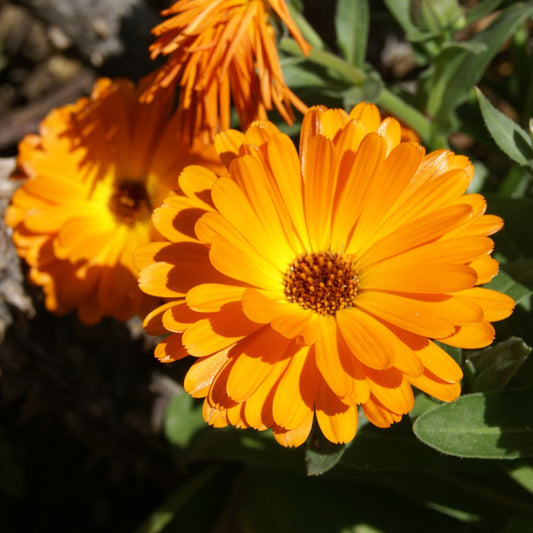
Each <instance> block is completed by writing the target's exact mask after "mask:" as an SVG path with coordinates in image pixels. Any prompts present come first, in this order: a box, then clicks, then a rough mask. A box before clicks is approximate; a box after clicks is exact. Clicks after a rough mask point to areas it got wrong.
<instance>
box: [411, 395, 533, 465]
mask: <svg viewBox="0 0 533 533" xmlns="http://www.w3.org/2000/svg"><path fill="white" fill-rule="evenodd" d="M531 405H533V387H527V388H523V389H510V390H504V391H498V392H487V393H475V394H467V395H465V396H462V397H460V398H458V399H457V400H456V401H455V402H453V403H450V404H445V405H440V406H439V407H436V408H435V409H433V410H431V411H428V412H427V413H425V414H423V415H422V416H420V417H419V418H418V419H417V420H416V422H415V423H414V426H413V430H414V432H415V435H416V436H417V437H418V438H419V439H420V440H421V441H422V442H424V443H425V444H427V445H428V446H431V447H432V448H435V449H436V450H439V451H440V452H443V453H447V454H450V455H456V456H459V457H477V458H482V459H513V458H516V457H533V409H531V408H530V407H531Z"/></svg>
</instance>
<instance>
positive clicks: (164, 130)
mask: <svg viewBox="0 0 533 533" xmlns="http://www.w3.org/2000/svg"><path fill="white" fill-rule="evenodd" d="M138 96H139V89H136V88H135V87H134V86H133V84H132V83H130V82H128V81H126V80H117V81H111V80H109V79H100V80H98V81H97V83H96V85H95V87H94V89H93V92H92V95H91V97H90V98H82V99H80V100H79V101H78V102H77V103H75V104H72V105H67V106H65V107H62V108H59V109H56V110H53V111H52V112H51V113H50V114H49V115H48V116H47V117H46V118H45V119H44V121H43V123H42V124H41V126H40V134H39V135H28V136H26V137H25V138H24V139H23V140H22V141H21V143H20V145H19V156H18V169H19V170H18V172H17V177H21V178H28V179H27V181H25V183H24V184H23V185H22V186H21V187H20V188H19V189H18V190H17V192H16V193H15V194H14V196H13V199H12V203H11V206H10V207H9V208H8V209H7V212H6V217H5V219H6V223H7V224H8V225H10V226H11V227H12V228H13V229H14V235H13V240H14V242H15V245H16V247H17V250H18V253H19V254H20V255H21V256H22V257H23V258H24V259H25V260H26V261H27V263H28V264H29V266H30V278H31V280H32V281H33V282H35V283H36V284H38V285H41V286H42V287H43V288H44V291H45V293H46V306H47V308H48V309H49V310H51V311H54V312H56V313H59V314H63V313H67V312H69V311H71V310H73V309H75V308H77V309H78V314H79V317H80V319H81V320H82V321H83V322H85V323H88V324H91V323H95V322H97V321H98V320H100V318H101V317H102V316H103V315H109V316H112V317H115V318H117V319H119V320H125V319H127V318H129V317H131V316H133V315H135V314H136V313H138V314H143V315H144V314H145V313H146V312H148V311H149V310H150V309H153V307H154V306H155V305H157V304H158V303H159V302H158V300H156V299H154V298H151V297H148V296H147V295H145V294H143V293H142V292H141V291H140V290H139V287H138V285H137V281H136V271H135V270H134V269H133V266H132V257H131V256H132V251H133V250H134V249H135V248H136V247H137V246H138V245H140V244H145V243H147V242H150V241H151V240H152V239H153V238H161V236H160V235H159V234H157V233H156V232H155V230H154V229H153V227H152V224H151V220H150V215H151V212H152V208H153V207H155V206H158V205H160V204H161V202H162V200H163V198H164V197H165V196H166V194H167V193H168V191H169V190H170V189H171V188H172V187H173V186H174V185H175V182H176V176H177V175H178V174H179V172H180V170H181V169H182V168H183V167H184V166H185V165H187V164H191V163H195V162H197V163H202V164H204V165H208V166H212V167H213V168H220V167H218V166H217V165H218V164H217V158H216V153H215V151H214V148H207V147H206V148H204V147H193V148H191V147H190V146H189V145H188V144H184V143H181V144H180V143H179V139H178V137H177V127H176V122H177V120H176V117H174V118H172V119H171V118H170V106H171V104H172V102H170V101H167V102H166V103H165V102H163V101H156V102H153V103H151V104H146V103H140V102H139V100H138Z"/></svg>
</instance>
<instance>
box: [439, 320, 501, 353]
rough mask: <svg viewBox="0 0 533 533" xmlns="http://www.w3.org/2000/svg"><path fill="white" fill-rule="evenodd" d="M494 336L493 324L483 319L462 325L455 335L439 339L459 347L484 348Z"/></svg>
mask: <svg viewBox="0 0 533 533" xmlns="http://www.w3.org/2000/svg"><path fill="white" fill-rule="evenodd" d="M494 336H495V332H494V328H493V327H492V324H491V323H490V322H487V321H486V320H482V321H481V322H478V323H477V324H468V325H466V326H460V327H459V328H458V329H457V332H456V333H454V334H453V335H450V336H448V337H444V338H437V339H438V340H439V341H440V342H443V343H444V344H449V345H450V346H456V347H458V348H484V347H485V346H488V345H489V344H490V343H491V342H492V341H493V340H494Z"/></svg>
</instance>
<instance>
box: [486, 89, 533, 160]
mask: <svg viewBox="0 0 533 533" xmlns="http://www.w3.org/2000/svg"><path fill="white" fill-rule="evenodd" d="M476 95H477V98H478V101H479V107H480V109H481V114H482V115H483V120H484V121H485V125H486V126H487V129H488V130H489V133H490V135H491V137H492V138H493V139H494V141H495V142H496V144H497V145H498V146H499V148H500V149H501V150H502V152H504V153H505V154H506V155H507V156H508V157H510V158H511V159H512V160H513V161H516V162H517V163H518V164H519V165H529V164H531V162H532V161H533V147H532V146H531V138H530V137H529V135H528V134H527V133H526V131H524V130H523V129H522V128H521V127H520V126H519V125H518V124H517V123H516V122H515V121H514V120H511V119H510V118H509V117H507V116H506V115H504V114H503V113H502V112H501V111H499V110H498V109H496V108H495V107H494V106H493V105H492V104H491V103H490V102H489V101H488V100H487V98H486V97H485V96H484V95H483V93H482V92H481V91H480V90H479V89H477V88H476Z"/></svg>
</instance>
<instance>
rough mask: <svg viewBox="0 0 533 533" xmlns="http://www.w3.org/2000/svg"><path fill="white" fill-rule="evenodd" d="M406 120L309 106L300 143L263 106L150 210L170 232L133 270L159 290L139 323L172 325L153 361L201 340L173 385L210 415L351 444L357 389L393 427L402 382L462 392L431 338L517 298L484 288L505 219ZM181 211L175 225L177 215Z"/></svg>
mask: <svg viewBox="0 0 533 533" xmlns="http://www.w3.org/2000/svg"><path fill="white" fill-rule="evenodd" d="M400 137H401V130H400V126H399V124H398V122H397V121H396V120H395V119H392V118H388V119H385V120H384V121H381V118H380V115H379V111H378V110H377V108H376V107H375V106H373V105H369V104H359V105H358V106H356V107H355V108H354V109H353V110H352V112H351V113H350V114H349V115H348V114H347V113H345V112H344V111H341V110H326V109H325V108H322V107H315V108H312V109H310V110H309V112H308V113H307V114H306V115H305V117H304V121H303V125H302V130H301V137H300V153H299V156H298V153H297V151H296V149H295V147H294V145H293V143H292V142H291V140H290V139H289V138H288V137H287V136H286V135H284V134H281V133H279V131H278V130H277V129H276V128H275V126H274V125H272V124H270V123H269V122H258V123H255V124H253V125H252V126H251V127H250V128H249V129H248V131H247V132H246V133H245V134H242V133H239V132H237V131H232V130H230V131H227V132H224V133H222V134H220V135H219V136H218V137H217V139H216V142H215V146H216V147H217V150H218V152H219V154H220V157H221V159H222V161H223V162H224V164H225V165H226V166H227V168H228V171H229V176H226V177H219V178H217V177H216V176H215V174H213V173H212V172H211V171H209V170H207V169H204V168H200V167H188V168H186V169H185V170H184V171H183V172H182V174H181V176H180V179H179V182H180V187H181V190H182V191H183V192H182V193H180V194H178V195H176V194H172V195H170V196H169V197H168V199H167V200H165V202H164V203H163V205H162V206H161V207H160V208H158V209H156V210H155V212H154V215H153V221H154V224H155V226H156V227H157V228H158V229H159V231H160V232H161V233H162V234H163V235H164V236H165V237H166V238H167V239H168V240H170V241H171V244H169V243H168V242H167V243H165V242H160V243H153V244H151V245H150V246H148V247H143V248H141V249H140V251H139V253H138V254H137V256H136V258H137V260H138V261H139V265H140V266H142V267H144V268H143V269H142V271H141V273H140V278H139V281H140V285H141V288H142V289H143V290H144V291H145V292H146V293H148V294H152V295H155V296H162V297H166V298H169V299H170V301H168V302H167V303H166V304H165V305H163V306H162V307H160V308H158V309H156V310H155V311H153V312H152V313H151V314H150V315H149V316H147V317H146V319H145V327H146V329H147V331H148V332H150V333H152V334H164V333H170V335H169V336H167V337H166V338H165V340H163V341H162V342H161V343H160V344H159V345H158V347H157V349H156V356H157V357H159V358H160V359H161V360H162V361H173V360H176V359H180V358H182V357H185V356H186V355H187V353H190V354H191V355H193V356H194V357H196V362H195V363H194V364H193V365H192V367H191V368H190V370H189V372H188V374H187V376H186V378H185V384H184V386H185V389H186V390H187V391H188V392H189V393H190V394H191V395H192V396H194V397H205V400H204V409H203V413H204V417H205V420H206V421H207V422H209V423H210V424H212V425H214V426H217V427H218V426H226V425H228V424H232V425H234V426H236V427H240V428H243V427H244V428H245V427H252V428H256V429H258V430H263V429H266V428H272V429H273V432H274V435H275V438H276V439H277V440H278V441H279V442H280V443H281V444H283V445H285V446H297V445H299V444H301V443H302V442H303V441H304V440H305V439H306V438H307V436H308V434H309V431H310V428H311V424H312V422H313V419H314V417H316V420H317V422H318V425H319V427H320V428H321V431H322V432H323V434H324V435H325V437H326V438H327V439H329V440H330V441H331V442H334V443H345V442H348V441H350V440H351V439H352V438H353V437H354V435H355V432H356V427H357V407H358V405H361V406H362V409H363V411H364V413H365V415H366V417H367V418H368V419H369V420H370V421H371V422H372V423H373V424H375V425H376V426H379V427H387V426H389V425H390V424H392V423H393V422H396V421H398V420H400V419H401V417H402V415H403V414H406V413H408V412H409V411H410V410H411V408H412V407H413V392H412V386H415V387H417V388H418V389H421V390H422V391H424V392H426V393H428V394H430V395H432V396H434V397H436V398H438V399H439V400H443V401H452V400H454V399H456V398H457V396H458V395H459V393H460V385H459V381H460V379H461V377H462V372H461V369H460V367H459V366H458V365H457V364H456V363H455V361H454V360H453V359H452V358H451V357H450V356H449V355H448V354H447V353H446V352H445V351H444V350H443V349H442V348H440V347H439V346H438V345H437V344H436V343H435V342H434V340H438V341H440V342H442V343H444V344H448V345H450V346H460V347H464V348H480V347H483V346H487V345H488V344H490V343H491V342H492V340H493V337H494V329H493V327H492V325H491V323H490V322H491V321H495V320H501V319H503V318H505V317H507V316H508V315H509V314H510V313H511V311H512V309H513V306H514V302H513V300H512V299H511V298H509V297H508V296H506V295H503V294H500V293H498V292H495V291H492V290H489V289H485V288H481V287H478V285H480V284H482V283H485V282H487V281H489V280H490V279H491V278H492V277H493V276H494V275H495V274H496V272H497V270H498V263H497V262H496V261H495V260H494V259H492V258H491V257H490V253H491V251H492V248H493V242H492V240H491V239H490V238H488V237H487V236H488V235H490V234H492V233H494V232H496V231H498V230H499V229H500V228H501V226H502V220H501V219H500V218H498V217H496V216H491V215H485V214H484V212H485V200H484V199H483V197H482V196H480V195H479V194H465V191H466V189H467V186H468V184H469V182H470V180H471V179H472V176H473V167H472V164H471V163H470V161H469V160H468V159H467V158H466V157H463V156H456V155H455V154H453V153H452V152H449V151H446V150H439V151H436V152H432V153H430V154H428V155H425V154H424V149H423V148H422V147H421V146H420V145H419V144H416V143H410V142H401V141H400ZM179 213H181V214H182V215H183V217H186V216H187V217H188V221H189V223H188V224H187V226H186V227H185V226H183V228H178V227H176V225H173V224H171V221H173V220H175V219H176V217H177V216H178V214H179ZM200 213H203V214H202V215H201V216H199V214H200ZM194 220H196V222H195V223H194Z"/></svg>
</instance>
